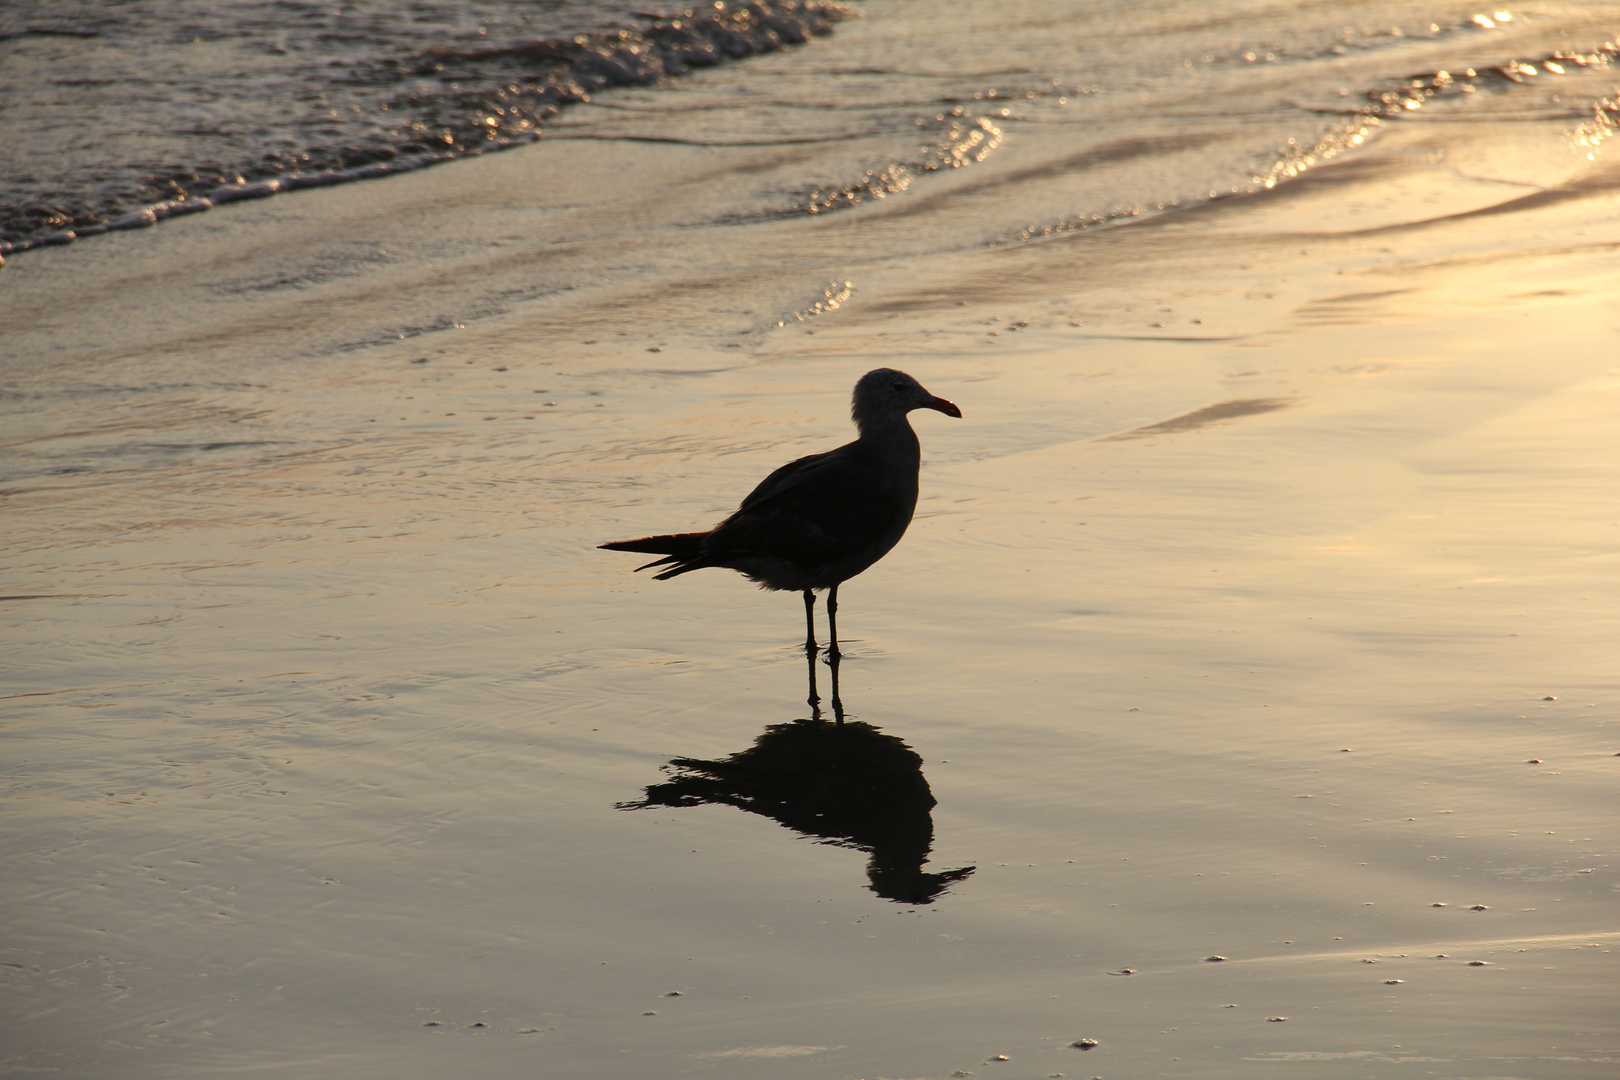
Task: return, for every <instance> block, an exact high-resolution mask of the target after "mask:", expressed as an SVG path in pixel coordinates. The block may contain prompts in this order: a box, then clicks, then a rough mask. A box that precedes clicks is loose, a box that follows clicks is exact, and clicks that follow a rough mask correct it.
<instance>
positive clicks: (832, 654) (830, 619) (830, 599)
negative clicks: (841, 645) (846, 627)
mask: <svg viewBox="0 0 1620 1080" xmlns="http://www.w3.org/2000/svg"><path fill="white" fill-rule="evenodd" d="M827 633H828V634H830V635H831V636H832V643H831V644H830V645H828V646H827V656H828V658H829V659H832V660H835V661H836V660H837V659H838V658H839V657H840V656H843V655H844V654H843V653H841V652H839V651H838V586H836V585H834V586H833V587H832V588H831V589H830V590H828V592H827Z"/></svg>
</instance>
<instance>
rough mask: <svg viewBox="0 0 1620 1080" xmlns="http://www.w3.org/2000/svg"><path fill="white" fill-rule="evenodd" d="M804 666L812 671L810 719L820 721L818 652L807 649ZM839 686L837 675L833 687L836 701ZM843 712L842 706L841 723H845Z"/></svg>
mask: <svg viewBox="0 0 1620 1080" xmlns="http://www.w3.org/2000/svg"><path fill="white" fill-rule="evenodd" d="M804 666H805V667H806V668H808V669H809V671H810V697H809V698H808V700H809V702H810V719H812V720H816V721H819V720H820V719H821V695H820V694H818V693H816V654H815V653H813V652H810V651H808V650H806V652H805V654H804ZM837 686H838V680H837V678H836V677H835V678H834V679H833V687H834V690H835V693H834V694H833V698H834V700H835V701H836V699H837V697H838V694H837V693H836V688H837ZM842 712H843V710H842V709H841V708H840V710H839V713H840V715H839V718H838V720H839V723H843V715H842Z"/></svg>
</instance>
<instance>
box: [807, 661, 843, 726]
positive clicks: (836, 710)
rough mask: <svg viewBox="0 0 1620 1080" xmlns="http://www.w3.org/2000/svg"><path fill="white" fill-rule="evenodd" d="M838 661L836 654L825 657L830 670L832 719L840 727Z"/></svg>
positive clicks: (841, 709) (841, 702)
mask: <svg viewBox="0 0 1620 1080" xmlns="http://www.w3.org/2000/svg"><path fill="white" fill-rule="evenodd" d="M840 659H842V657H841V656H840V655H839V654H838V653H829V654H828V656H827V666H828V667H830V668H832V684H833V685H832V707H833V719H835V720H837V721H838V723H839V725H840V726H842V725H843V723H844V699H843V698H842V697H840V696H839V694H838V661H839V660H840ZM812 666H814V665H812ZM812 677H813V676H812Z"/></svg>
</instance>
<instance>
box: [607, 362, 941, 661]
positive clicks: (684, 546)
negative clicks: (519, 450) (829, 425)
mask: <svg viewBox="0 0 1620 1080" xmlns="http://www.w3.org/2000/svg"><path fill="white" fill-rule="evenodd" d="M913 409H934V410H936V411H938V412H942V413H944V414H945V415H946V416H955V417H961V415H962V410H961V409H958V408H957V407H956V406H955V405H953V404H951V403H950V402H949V401H946V400H945V399H944V398H939V397H935V396H934V395H933V394H930V393H929V392H928V391H927V390H924V389H923V388H922V384H921V383H919V382H918V381H917V380H916V379H913V378H912V377H911V376H910V375H907V374H906V373H905V372H903V371H896V370H894V369H893V368H878V369H877V370H876V371H869V372H867V373H866V374H865V375H863V376H861V379H860V381H859V382H857V383H856V384H855V395H854V400H853V402H852V405H851V409H850V412H851V415H852V416H853V418H854V420H855V428H856V430H857V431H859V432H860V436H859V438H857V439H856V440H855V441H854V442H851V443H845V444H844V445H843V446H840V447H839V448H838V449H836V450H829V451H827V452H826V453H824V454H811V455H810V456H809V457H802V458H800V459H799V460H797V461H790V462H788V463H787V464H786V465H783V466H782V467H781V468H780V469H777V470H776V471H775V472H773V473H771V475H769V476H767V477H766V478H765V479H764V480H762V481H760V484H759V486H758V487H756V488H755V489H754V490H753V491H752V492H750V493H749V495H748V497H747V498H746V499H744V500H743V501H742V505H741V506H739V507H738V508H737V512H736V513H734V514H732V515H731V516H730V517H728V518H726V520H724V521H722V522H721V523H720V524H718V525H716V526H715V527H714V528H712V529H710V530H708V531H707V532H689V533H671V534H669V535H666V536H645V537H642V538H641V539H639V540H619V541H616V542H614V543H611V544H603V545H601V546H602V547H604V548H607V549H608V550H610V551H639V552H642V553H644V554H650V555H662V556H664V557H663V558H661V559H655V560H653V561H652V562H650V563H647V564H646V565H645V566H638V567H636V569H637V570H646V569H649V568H651V567H654V566H667V567H669V569H668V570H665V571H664V572H663V573H661V574H657V575H655V577H656V578H657V580H659V581H663V580H664V579H666V578H672V577H677V576H679V575H681V574H685V573H688V572H690V571H692V570H701V569H703V568H704V567H706V566H721V567H725V568H727V569H730V570H736V571H737V572H738V573H741V574H743V575H745V576H746V577H748V578H749V579H750V580H752V581H757V582H759V584H760V585H761V586H762V587H764V588H766V589H784V590H786V589H791V590H795V591H798V592H802V593H803V594H804V624H805V639H804V647H805V651H806V652H810V653H814V652H815V651H816V614H815V612H816V590H817V589H827V590H829V592H828V593H827V623H828V630H829V633H830V634H831V641H830V644H829V645H828V648H827V652H828V654H829V655H831V656H838V655H840V653H839V651H838V586H839V585H841V584H843V583H844V582H846V581H848V580H849V579H850V578H852V577H854V576H855V575H856V574H859V573H860V572H861V571H862V570H865V569H866V568H867V567H869V566H871V565H872V564H873V563H875V562H877V561H878V560H879V559H881V558H883V556H885V555H887V554H888V553H889V549H891V548H893V547H894V545H895V544H897V543H899V542H900V538H901V537H902V536H904V535H905V532H906V527H907V526H908V525H910V524H911V515H912V512H913V511H915V510H916V508H917V466H918V463H919V461H920V459H921V450H920V448H919V446H918V444H917V433H916V432H915V431H912V430H911V422H910V421H909V420H907V419H906V415H907V414H908V413H910V412H911V411H912V410H913Z"/></svg>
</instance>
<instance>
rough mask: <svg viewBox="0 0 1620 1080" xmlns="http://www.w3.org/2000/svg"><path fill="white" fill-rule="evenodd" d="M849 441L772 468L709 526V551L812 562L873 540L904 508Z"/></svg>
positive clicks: (855, 550)
mask: <svg viewBox="0 0 1620 1080" xmlns="http://www.w3.org/2000/svg"><path fill="white" fill-rule="evenodd" d="M853 445H854V444H850V446H844V447H840V448H838V449H837V450H832V451H828V452H827V453H825V454H815V455H812V456H811V457H806V458H800V459H799V460H797V461H793V462H789V463H788V464H786V465H784V466H782V467H781V468H780V469H777V470H776V471H775V472H773V473H771V475H769V476H767V477H766V478H765V479H764V480H763V481H761V482H760V484H759V486H758V487H756V488H755V489H754V490H753V492H751V493H750V494H749V496H748V498H746V499H744V500H743V502H742V505H741V506H740V507H739V508H738V509H737V512H736V513H735V514H733V515H732V516H731V517H730V518H728V519H727V520H726V521H725V522H723V523H722V524H721V525H720V526H719V527H718V528H716V529H715V532H714V536H713V538H712V540H711V541H710V545H711V550H715V551H716V552H717V553H719V552H723V551H726V550H728V549H729V550H731V551H740V552H746V553H748V554H752V555H765V556H769V557H773V558H779V559H785V560H787V561H789V562H793V563H798V564H801V565H816V564H821V563H832V562H839V561H842V560H843V559H845V558H848V557H852V556H855V555H857V554H859V553H860V552H863V551H866V550H868V549H869V548H871V547H872V546H873V545H875V544H877V543H879V542H880V541H881V540H882V539H883V538H884V537H885V536H887V535H888V534H889V533H890V532H891V531H892V530H893V529H894V527H895V525H896V524H897V518H899V517H901V516H909V510H910V507H909V506H908V505H905V501H906V500H905V498H904V495H903V493H901V492H899V491H897V490H896V489H895V487H894V485H893V483H892V482H891V481H890V479H889V478H888V477H887V476H886V474H885V473H884V471H883V470H882V469H879V468H876V467H874V465H873V464H872V463H870V462H867V461H865V460H864V459H863V458H862V457H861V456H860V455H858V454H855V453H853V452H851V447H852V446H853Z"/></svg>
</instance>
